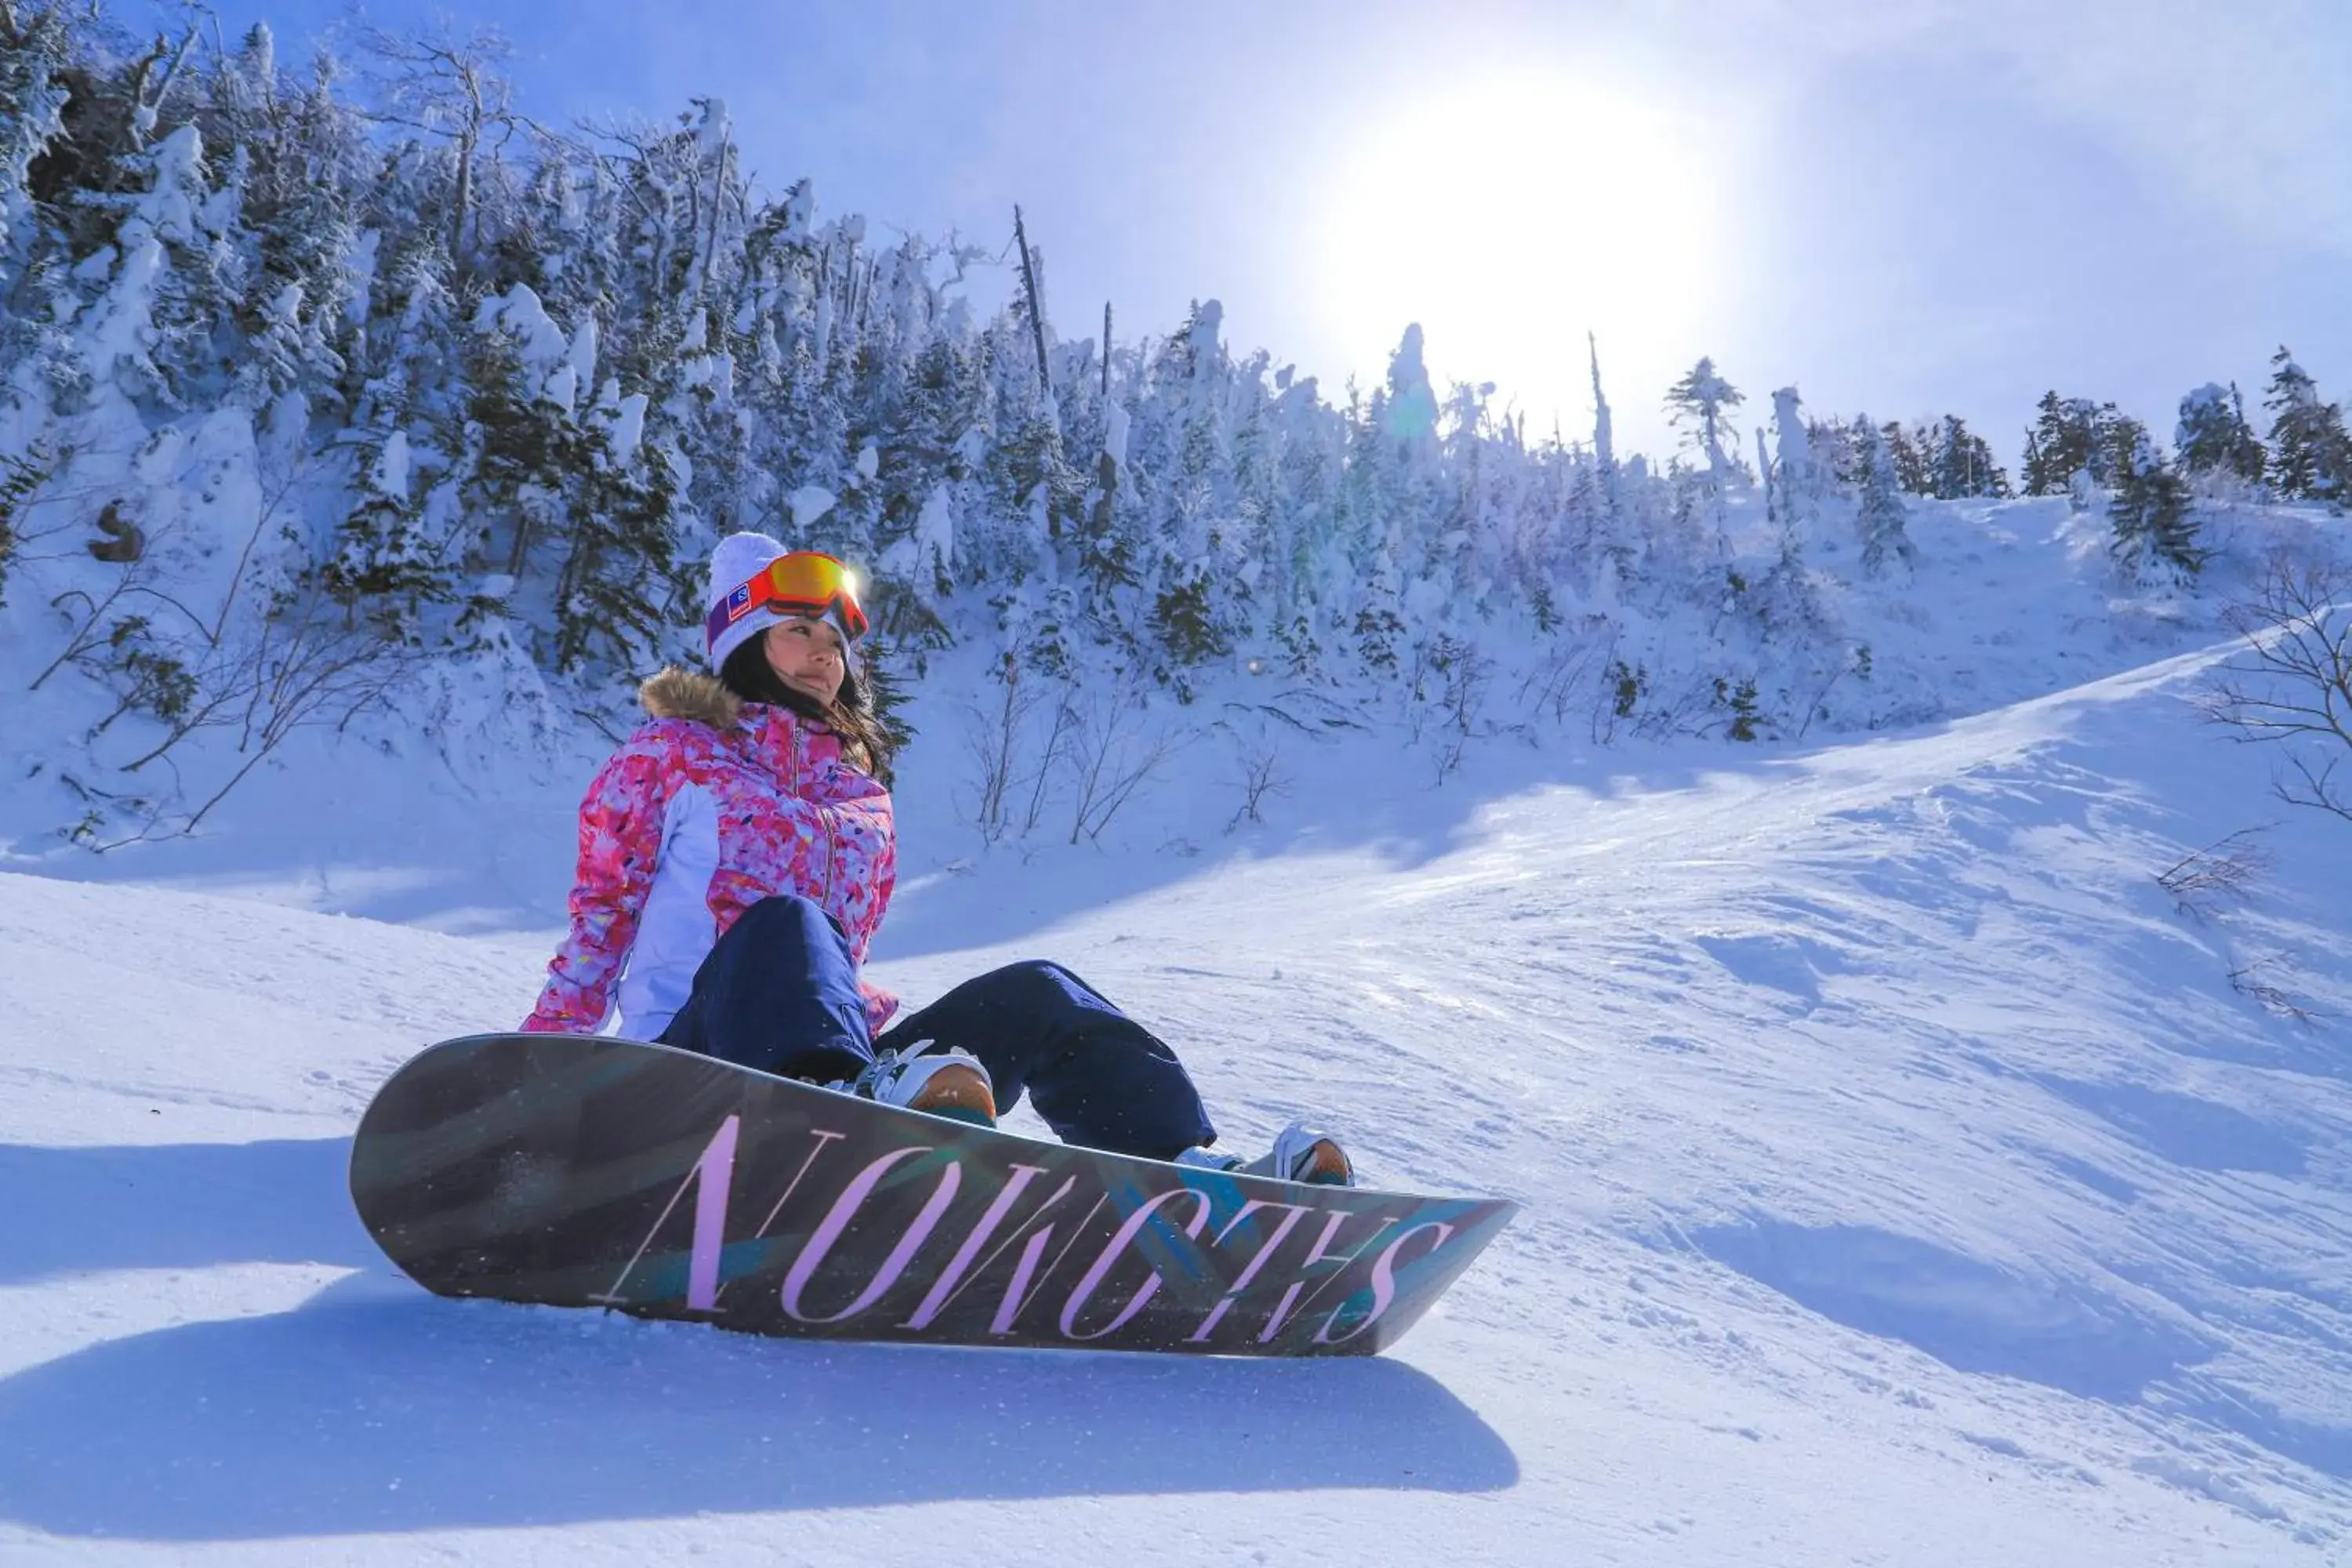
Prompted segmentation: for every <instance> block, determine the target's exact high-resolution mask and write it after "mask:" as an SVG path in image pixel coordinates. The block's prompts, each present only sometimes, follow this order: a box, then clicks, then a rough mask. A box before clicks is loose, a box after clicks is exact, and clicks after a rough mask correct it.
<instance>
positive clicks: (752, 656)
mask: <svg viewBox="0 0 2352 1568" xmlns="http://www.w3.org/2000/svg"><path fill="white" fill-rule="evenodd" d="M766 641H767V634H766V633H765V632H762V633H761V634H760V636H758V637H753V638H752V639H751V641H749V642H747V643H745V644H743V646H742V647H739V648H737V649H736V650H735V651H734V652H733V653H730V654H729V655H728V656H727V662H726V663H725V664H722V665H720V666H719V684H720V685H721V686H724V687H725V688H727V689H728V690H730V691H731V692H733V693H734V694H735V695H736V696H738V697H740V698H741V699H742V700H744V701H746V702H764V703H767V704H768V705H769V706H771V707H774V708H784V709H789V710H791V711H793V712H794V713H797V714H799V715H800V716H801V717H802V718H803V719H813V720H814V721H816V722H818V723H820V724H822V725H824V727H825V728H826V729H828V730H830V731H833V732H834V733H835V735H837V736H839V737H840V739H841V754H842V756H843V757H844V759H845V760H846V761H847V762H848V763H850V764H851V765H852V766H854V767H857V768H860V769H863V770H864V771H865V772H866V773H871V774H873V775H874V777H876V778H877V779H879V780H880V781H881V782H882V783H883V784H884V785H885V786H887V785H888V784H889V783H890V759H891V754H892V753H893V752H896V751H897V750H898V745H897V742H896V741H895V740H894V739H893V737H892V736H891V734H890V731H888V730H887V728H886V727H885V726H884V725H883V724H882V722H881V721H879V720H878V719H877V718H876V717H875V716H874V706H873V702H872V700H871V699H870V698H869V697H868V696H867V695H866V683H865V682H864V681H862V680H860V679H858V678H857V671H856V669H854V668H851V667H850V662H849V660H848V658H846V657H845V658H843V659H842V668H841V690H840V691H839V692H838V693H837V694H836V695H835V697H834V700H832V701H831V702H819V701H818V700H816V699H815V698H814V697H811V696H810V695H809V694H808V693H807V692H805V691H803V690H801V689H799V688H797V687H794V686H791V685H788V684H786V683H785V681H784V679H783V678H782V677H781V676H779V675H778V674H777V673H776V672H775V670H774V669H773V668H772V667H771V666H770V665H769V663H768V655H767V650H766V648H765V647H764V646H763V645H764V644H765V643H766Z"/></svg>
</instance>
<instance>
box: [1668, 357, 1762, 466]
mask: <svg viewBox="0 0 2352 1568" xmlns="http://www.w3.org/2000/svg"><path fill="white" fill-rule="evenodd" d="M1745 401H1746V399H1745V398H1743V397H1742V396H1741V395H1740V394H1739V389H1738V387H1736V386H1734V385H1732V384H1731V383H1730V382H1728V381H1727V380H1725V379H1724V378H1723V375H1722V374H1721V373H1719V372H1718V371H1717V369H1716V368H1715V361H1714V360H1713V359H1711V358H1705V357H1702V358H1701V359H1700V360H1699V362H1698V363H1696V364H1695V365H1693V366H1691V367H1690V369H1689V370H1687V371H1685V372H1684V373H1683V377H1682V379H1681V380H1680V381H1677V382H1675V384H1674V385H1673V386H1672V387H1670V388H1668V389H1667V392H1666V416H1667V420H1668V422H1669V423H1670V424H1672V425H1674V426H1676V427H1677V428H1679V429H1681V430H1682V431H1683V433H1684V435H1683V439H1684V446H1685V449H1688V450H1692V451H1695V452H1696V455H1697V456H1698V457H1699V458H1702V459H1703V460H1704V461H1705V463H1706V473H1707V478H1708V481H1709V483H1710V484H1711V485H1712V486H1713V488H1714V489H1716V490H1717V492H1719V491H1720V490H1721V489H1723V488H1724V487H1725V486H1727V484H1729V483H1730V480H1731V477H1732V476H1733V475H1735V474H1737V473H1738V472H1739V471H1741V469H1742V468H1744V465H1743V464H1742V462H1741V460H1740V458H1739V456H1738V452H1739V432H1738V430H1737V429H1735V428H1733V426H1732V423H1731V411H1732V410H1733V409H1735V408H1737V407H1738V406H1739V405H1740V404H1741V403H1743V402H1745Z"/></svg>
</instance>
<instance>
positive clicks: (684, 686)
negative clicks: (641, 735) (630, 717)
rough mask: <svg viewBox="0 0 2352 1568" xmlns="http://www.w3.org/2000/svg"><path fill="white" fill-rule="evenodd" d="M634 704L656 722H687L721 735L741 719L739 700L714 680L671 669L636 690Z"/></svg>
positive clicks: (691, 670)
mask: <svg viewBox="0 0 2352 1568" xmlns="http://www.w3.org/2000/svg"><path fill="white" fill-rule="evenodd" d="M637 700H638V701H639V702H642V703H643V704H645V709H646V712H648V713H650V714H652V715H653V716H654V717H655V718H656V719H691V720H692V721H695V722H696V723H698V724H708V725H709V726H710V727H711V728H712V729H714V730H718V731H728V730H732V729H733V728H734V727H735V725H736V721H738V720H740V719H741V718H742V717H743V700H742V699H741V698H740V697H738V696H736V695H735V694H734V693H733V692H731V691H730V690H728V689H727V688H726V687H725V686H723V685H721V684H720V683H719V678H718V677H717V676H715V675H705V674H704V673H702V672H701V671H700V670H698V669H680V668H677V666H675V665H672V666H670V667H669V668H666V669H664V670H663V671H662V672H661V673H660V674H659V675H656V676H653V677H651V678H649V679H647V680H646V683H645V684H644V685H643V686H640V687H638V688H637Z"/></svg>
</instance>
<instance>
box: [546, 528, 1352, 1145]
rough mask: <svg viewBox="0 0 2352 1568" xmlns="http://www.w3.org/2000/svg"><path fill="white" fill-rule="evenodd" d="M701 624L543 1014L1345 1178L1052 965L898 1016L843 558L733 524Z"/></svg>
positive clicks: (892, 871) (586, 840) (885, 869)
mask: <svg viewBox="0 0 2352 1568" xmlns="http://www.w3.org/2000/svg"><path fill="white" fill-rule="evenodd" d="M865 630H866V616H865V612H864V611H863V610H862V609H861V608H860V607H859V605H858V599H857V593H856V583H855V581H854V579H853V578H852V577H851V575H850V574H849V573H848V572H847V571H846V570H845V569H844V568H843V566H842V565H841V563H839V562H837V561H835V559H834V558H833V557H831V556H829V555H820V554H817V553H815V552H811V551H798V552H787V551H786V550H785V549H784V547H783V546H782V545H781V544H779V543H777V542H775V541H774V540H772V539H770V538H768V537H766V536H765V535H763V534H757V533H738V534H733V535H730V537H728V538H726V539H723V540H721V541H720V542H719V547H718V549H717V550H716V551H715V552H713V554H712V556H711V563H710V592H709V616H708V618H707V619H706V621H705V623H704V638H705V644H706V646H707V647H708V648H709V658H710V665H711V668H713V669H714V670H716V671H717V674H716V676H715V677H714V676H709V675H702V674H698V673H693V672H689V671H686V670H679V669H667V670H664V671H663V672H662V673H661V674H659V675H657V676H656V677H654V678H653V679H651V680H648V681H646V684H645V688H644V690H643V692H642V696H643V700H644V702H645V706H646V711H647V712H648V713H650V714H651V715H652V716H653V717H652V721H651V722H649V723H646V724H645V725H643V726H642V727H640V728H639V729H638V730H637V731H636V733H635V734H634V735H632V736H630V737H629V739H628V741H627V742H626V743H625V744H624V745H623V746H622V747H621V749H620V751H619V752H616V753H614V756H613V758H612V760H611V761H610V762H608V763H605V764H604V768H603V769H602V770H601V771H600V772H598V773H597V774H596V777H595V780H594V782H593V783H592V784H590V785H589V786H588V794H587V797H586V798H585V799H584V800H583V802H582V803H581V806H580V868H579V872H578V875H577V878H576V879H575V882H574V885H573V887H572V929H571V931H570V934H569V935H568V936H567V937H566V938H565V940H564V942H563V945H562V947H560V948H559V949H557V951H556V954H555V958H554V960H553V961H552V962H551V963H550V964H549V965H548V978H547V984H546V988H545V989H544V990H543V991H542V992H541V994H540V998H539V1005H538V1006H537V1007H536V1008H534V1009H533V1010H532V1012H531V1015H530V1017H529V1018H528V1019H526V1020H525V1021H524V1023H523V1027H524V1028H525V1029H530V1030H549V1031H562V1032H568V1033H573V1034H589V1033H593V1032H594V1031H595V1030H597V1029H599V1028H601V1027H603V1026H604V1023H605V1022H606V1020H607V1018H608V1016H610V1015H611V1013H612V1012H613V1011H614V1005H615V1004H617V1008H618V1013H619V1023H618V1026H617V1027H618V1028H619V1029H620V1030H621V1031H622V1032H624V1033H625V1034H627V1035H629V1036H630V1037H634V1038H639V1039H650V1040H658V1041H660V1042H662V1043H663V1044H665V1045H670V1046H677V1047H681V1048H683V1049H686V1050H690V1051H698V1052H700V1053H702V1054H704V1055H707V1056H713V1057H718V1058H721V1059H723V1060H726V1061H730V1062H739V1063H740V1064H742V1065H744V1066H746V1067H752V1068H761V1070H763V1071H767V1072H772V1073H776V1074H778V1075H780V1076H782V1077H785V1078H794V1079H805V1080H807V1081H809V1082H812V1083H820V1084H825V1085H828V1086H829V1087H832V1088H834V1089H841V1090H845V1091H849V1092H854V1093H856V1094H860V1095H864V1096H866V1097H868V1098H870V1099H873V1100H879V1101H882V1102H883V1103H885V1104H888V1105H897V1106H903V1107H905V1108H907V1109H908V1110H921V1111H929V1112H930V1113H932V1114H935V1115H941V1116H951V1117H955V1118H958V1119H960V1120H962V1121H973V1122H977V1123H979V1124H981V1125H982V1126H993V1125H995V1121H996V1113H997V1109H998V1107H999V1106H1000V1105H1003V1106H1005V1107H1008V1108H1009V1107H1011V1106H1013V1105H1014V1104H1017V1103H1018V1102H1019V1100H1020V1099H1021V1096H1022V1095H1023V1094H1024V1092H1025V1093H1027V1094H1028V1095H1030V1096H1031V1098H1032V1099H1033V1100H1034V1101H1035V1103H1036V1107H1037V1111H1038V1114H1039V1115H1041V1116H1043V1117H1044V1118H1045V1121H1046V1122H1047V1123H1048V1124H1049V1125H1050V1126H1052V1128H1053V1129H1054V1131H1055V1133H1056V1134H1057V1135H1058V1136H1060V1137H1061V1138H1062V1140H1063V1141H1064V1142H1070V1143H1076V1144H1083V1145H1086V1146H1087V1147H1090V1148H1096V1149H1105V1150H1108V1151H1110V1152H1114V1153H1121V1154H1136V1155H1140V1156H1143V1157H1144V1158H1147V1159H1154V1160H1176V1161H1180V1162H1181V1163H1189V1164H1198V1165H1206V1166H1211V1167H1214V1168H1218V1169H1225V1170H1244V1169H1245V1170H1248V1171H1251V1172H1253V1173H1258V1174H1266V1175H1279V1176H1283V1177H1286V1178H1288V1179H1291V1180H1297V1181H1310V1182H1323V1183H1336V1184H1345V1183H1349V1182H1350V1181H1351V1180H1352V1174H1351V1173H1350V1171H1349V1163H1348V1158H1347V1155H1346V1154H1345V1153H1344V1152H1341V1150H1340V1148H1339V1144H1338V1143H1337V1142H1334V1141H1332V1140H1331V1139H1328V1138H1324V1137H1318V1136H1316V1135H1314V1134H1311V1133H1308V1132H1307V1131H1304V1130H1303V1129H1301V1128H1299V1127H1297V1126H1296V1125H1294V1126H1292V1127H1290V1128H1288V1129H1286V1131H1284V1132H1283V1134H1282V1136H1281V1137H1279V1138H1277V1139H1276V1141H1275V1147H1274V1149H1273V1151H1272V1152H1270V1153H1268V1154H1267V1155H1266V1156H1265V1158H1263V1159H1260V1160H1257V1161H1254V1162H1250V1163H1247V1164H1244V1163H1243V1162H1242V1161H1240V1160H1238V1159H1236V1158H1234V1157H1231V1156H1225V1155H1219V1154H1213V1153H1212V1152H1210V1151H1209V1149H1208V1145H1209V1144H1211V1143H1212V1142H1214V1141H1215V1138H1216V1131H1215V1130H1214V1129H1213V1128H1212V1127H1211V1126H1210V1125H1209V1119H1208V1115H1207V1112H1206V1111H1204V1110H1202V1106H1201V1097H1200V1095H1199V1093H1198V1092H1197V1091H1196V1090H1195V1089H1193V1087H1192V1079H1191V1078H1190V1077H1188V1076H1187V1075H1186V1073H1185V1071H1184V1068H1183V1066H1182V1065H1181V1063H1179V1062H1178V1061H1177V1059H1176V1055H1175V1053H1174V1052H1173V1051H1171V1050H1170V1049H1169V1048H1168V1047H1167V1046H1166V1045H1165V1044H1163V1043H1162V1042H1161V1041H1160V1040H1159V1039H1157V1038H1155V1037H1153V1036H1152V1035H1151V1033H1150V1031H1149V1030H1147V1029H1145V1028H1144V1027H1143V1026H1141V1025H1139V1024H1138V1023H1136V1022H1135V1021H1134V1020H1133V1019H1131V1018H1129V1017H1128V1016H1127V1015H1125V1014H1124V1013H1121V1012H1120V1011H1119V1010H1118V1008H1117V1007H1115V1006H1113V1005H1111V1004H1110V1003H1109V1002H1108V1001H1106V1000H1105V999H1104V998H1103V997H1102V996H1101V994H1098V993H1097V992H1096V991H1094V990H1092V989H1091V988H1089V987H1088V986H1087V984H1085V983H1084V982H1083V981H1081V980H1079V979H1078V977H1077V976H1076V975H1075V974H1072V973H1070V972H1069V971H1068V970H1066V969H1064V968H1062V967H1061V966H1060V965H1058V964H1054V963H1043V962H1037V961H1031V962H1028V963H1014V964H1010V965H1007V966H1006V967H1004V968H1003V969H997V970H992V971H991V972H990V973H986V974H983V975H982V976H980V977H979V978H978V979H976V980H970V981H966V982H965V983H964V984H961V985H959V986H957V987H956V988H955V989H954V990H952V991H950V992H949V993H948V994H946V995H945V996H942V997H941V998H940V999H939V1000H938V1001H937V1002H935V1003H933V1004H932V1005H929V1006H928V1007H925V1008H923V1009H921V1010H920V1011H919V1012H917V1013H915V1014H914V1015H913V1016H910V1017H908V1018H906V1019H904V1020H902V1021H900V1022H899V1023H898V1024H897V1025H896V1026H891V1027H888V1028H887V1029H886V1028H885V1026H886V1025H887V1024H888V1023H889V1020H890V1017H891V1016H892V1014H893V1013H895V1012H896V1011H897V1010H898V1001H897V999H896V998H895V997H893V996H891V995H890V994H889V993H887V992H886V991H883V990H882V989H880V988H879V987H878V986H875V985H872V984H867V983H866V981H865V980H864V979H863V978H862V977H861V975H860V973H859V966H860V965H861V964H862V963H863V962H864V960H865V957H866V947H867V945H868V944H869V943H870V942H872V941H873V938H874V933H875V931H877V929H878V928H879V927H880V926H881V924H882V917H883V915H884V913H885V912H886V911H887V909H888V907H889V902H890V890H891V887H892V885H893V883H894V881H895V880H896V876H897V865H898V850H897V842H896V836H895V831H894V828H893V826H892V817H891V809H890V792H889V789H888V788H887V784H885V783H884V782H883V781H884V780H887V778H888V777H889V761H890V758H889V742H888V739H887V735H886V733H885V731H883V729H882V728H881V726H880V725H879V724H877V722H876V721H875V718H874V715H873V712H872V710H871V709H870V707H869V705H868V701H867V698H866V688H865V686H864V684H863V683H862V682H861V681H860V679H858V669H857V639H858V638H859V637H861V636H862V635H863V634H864V632H865Z"/></svg>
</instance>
